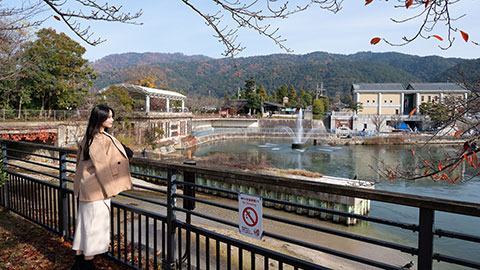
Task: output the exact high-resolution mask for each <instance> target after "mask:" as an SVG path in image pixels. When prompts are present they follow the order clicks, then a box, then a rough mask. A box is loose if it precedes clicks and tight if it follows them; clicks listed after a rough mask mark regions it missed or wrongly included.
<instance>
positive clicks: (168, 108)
mask: <svg viewBox="0 0 480 270" xmlns="http://www.w3.org/2000/svg"><path fill="white" fill-rule="evenodd" d="M167 112H170V99H168V98H167Z"/></svg>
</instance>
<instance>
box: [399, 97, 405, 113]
mask: <svg viewBox="0 0 480 270" xmlns="http://www.w3.org/2000/svg"><path fill="white" fill-rule="evenodd" d="M404 102H405V94H404V93H400V114H403V106H404V104H403V103H404Z"/></svg>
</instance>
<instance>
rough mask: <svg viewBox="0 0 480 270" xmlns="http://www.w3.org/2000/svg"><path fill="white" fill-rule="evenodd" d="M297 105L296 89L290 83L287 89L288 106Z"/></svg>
mask: <svg viewBox="0 0 480 270" xmlns="http://www.w3.org/2000/svg"><path fill="white" fill-rule="evenodd" d="M297 105H298V102H297V91H295V87H293V85H290V88H289V89H288V106H291V107H296V106H297Z"/></svg>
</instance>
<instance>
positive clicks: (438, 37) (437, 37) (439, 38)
mask: <svg viewBox="0 0 480 270" xmlns="http://www.w3.org/2000/svg"><path fill="white" fill-rule="evenodd" d="M432 37H434V38H436V39H438V40H440V41H443V38H441V37H440V36H437V35H432Z"/></svg>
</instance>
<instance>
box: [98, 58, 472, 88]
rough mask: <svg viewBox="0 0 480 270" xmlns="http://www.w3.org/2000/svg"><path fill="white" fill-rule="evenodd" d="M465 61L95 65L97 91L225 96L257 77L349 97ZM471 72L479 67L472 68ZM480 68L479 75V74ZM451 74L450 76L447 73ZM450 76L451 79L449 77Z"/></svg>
mask: <svg viewBox="0 0 480 270" xmlns="http://www.w3.org/2000/svg"><path fill="white" fill-rule="evenodd" d="M466 61H472V60H465V59H461V58H443V57H439V56H426V57H421V56H415V55H408V54H402V53H395V52H388V53H373V52H358V53H355V54H351V55H342V54H331V53H327V52H313V53H309V54H304V55H294V54H272V55H264V56H252V57H241V58H237V59H236V63H237V70H236V69H235V68H234V67H233V62H232V60H231V59H229V58H224V59H214V58H210V57H207V56H203V55H194V56H187V55H184V54H181V53H174V54H164V53H125V54H115V55H108V56H106V57H104V58H102V59H99V60H97V61H95V62H94V63H92V64H91V66H92V67H93V68H94V69H95V71H96V72H97V73H98V74H99V76H98V78H97V80H96V81H95V87H96V88H97V89H100V88H103V87H105V86H108V85H110V84H115V83H121V82H125V81H129V80H130V81H132V80H139V79H143V78H147V77H150V78H155V79H156V82H155V84H156V86H157V87H159V88H163V89H172V90H177V91H181V92H184V93H187V94H190V95H191V94H201V95H211V94H213V95H215V96H217V97H223V96H224V94H225V92H228V93H229V94H232V93H234V92H236V91H237V89H238V88H243V86H244V84H245V80H247V79H248V78H250V77H253V78H254V79H255V80H256V81H257V83H258V84H263V85H264V87H265V88H266V90H267V92H268V93H269V94H272V93H273V91H274V90H276V89H277V88H278V87H280V86H281V85H283V84H287V85H293V86H294V87H295V89H296V90H297V91H298V90H299V89H300V88H303V89H304V90H306V91H314V90H315V89H316V87H317V84H320V83H321V82H323V83H324V86H325V87H326V89H327V93H328V95H329V96H333V95H335V94H336V95H339V94H344V93H346V92H347V91H348V90H349V87H350V85H351V83H354V82H365V83H376V82H378V83H382V82H384V83H386V82H399V83H404V84H408V83H410V82H433V81H435V82H445V81H448V80H450V81H451V80H452V79H451V78H450V77H451V76H452V70H455V69H456V67H458V66H459V65H461V64H462V63H468V62H466ZM467 67H468V69H471V68H472V67H473V68H474V69H475V67H474V65H472V64H469V65H467ZM479 67H480V65H477V67H476V70H477V71H480V69H479ZM447 71H448V72H447ZM449 76H450V77H449Z"/></svg>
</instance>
